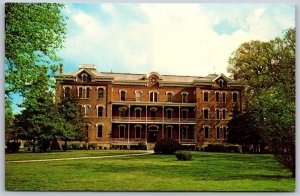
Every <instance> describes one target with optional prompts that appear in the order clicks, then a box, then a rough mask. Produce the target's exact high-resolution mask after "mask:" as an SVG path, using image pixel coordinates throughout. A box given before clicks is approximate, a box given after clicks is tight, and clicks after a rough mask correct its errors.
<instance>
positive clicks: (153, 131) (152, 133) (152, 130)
mask: <svg viewBox="0 0 300 196" xmlns="http://www.w3.org/2000/svg"><path fill="white" fill-rule="evenodd" d="M157 132H158V126H157V125H152V126H149V137H148V142H150V143H151V142H157Z"/></svg>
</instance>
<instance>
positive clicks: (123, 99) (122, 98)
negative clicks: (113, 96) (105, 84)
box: [120, 90, 126, 101]
mask: <svg viewBox="0 0 300 196" xmlns="http://www.w3.org/2000/svg"><path fill="white" fill-rule="evenodd" d="M120 100H121V101H125V100H126V91H125V90H121V91H120Z"/></svg>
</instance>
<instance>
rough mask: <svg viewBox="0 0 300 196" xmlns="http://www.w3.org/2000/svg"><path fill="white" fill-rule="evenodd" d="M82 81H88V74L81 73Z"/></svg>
mask: <svg viewBox="0 0 300 196" xmlns="http://www.w3.org/2000/svg"><path fill="white" fill-rule="evenodd" d="M81 80H82V83H87V75H86V74H85V73H84V74H82V75H81Z"/></svg>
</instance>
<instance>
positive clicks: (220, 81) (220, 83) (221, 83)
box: [218, 79, 224, 88]
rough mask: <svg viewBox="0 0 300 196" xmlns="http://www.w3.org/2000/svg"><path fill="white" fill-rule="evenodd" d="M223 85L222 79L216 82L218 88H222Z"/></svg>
mask: <svg viewBox="0 0 300 196" xmlns="http://www.w3.org/2000/svg"><path fill="white" fill-rule="evenodd" d="M223 83H224V81H223V80H222V79H220V80H218V84H219V87H220V88H223V85H224V84H223Z"/></svg>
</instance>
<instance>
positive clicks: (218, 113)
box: [216, 108, 220, 120]
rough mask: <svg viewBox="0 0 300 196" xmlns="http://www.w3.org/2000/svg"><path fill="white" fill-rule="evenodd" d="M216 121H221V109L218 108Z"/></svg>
mask: <svg viewBox="0 0 300 196" xmlns="http://www.w3.org/2000/svg"><path fill="white" fill-rule="evenodd" d="M216 119H217V120H219V119H220V109H219V108H216Z"/></svg>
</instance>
